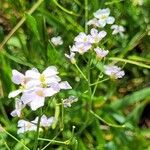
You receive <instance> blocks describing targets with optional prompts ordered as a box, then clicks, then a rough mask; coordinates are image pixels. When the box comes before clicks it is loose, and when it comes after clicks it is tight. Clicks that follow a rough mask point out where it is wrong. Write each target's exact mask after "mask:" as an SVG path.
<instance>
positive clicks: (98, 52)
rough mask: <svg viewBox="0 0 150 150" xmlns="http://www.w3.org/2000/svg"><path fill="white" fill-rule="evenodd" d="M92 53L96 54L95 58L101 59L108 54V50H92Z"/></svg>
mask: <svg viewBox="0 0 150 150" xmlns="http://www.w3.org/2000/svg"><path fill="white" fill-rule="evenodd" d="M94 51H95V52H96V54H97V57H99V58H103V57H105V56H106V55H107V54H108V53H109V51H108V50H104V49H101V48H99V47H97V48H94Z"/></svg>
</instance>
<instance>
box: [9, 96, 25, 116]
mask: <svg viewBox="0 0 150 150" xmlns="http://www.w3.org/2000/svg"><path fill="white" fill-rule="evenodd" d="M24 107H25V105H24V104H23V102H22V101H21V100H20V99H18V98H16V103H15V110H13V111H12V112H11V115H12V116H13V117H16V116H18V117H20V116H21V111H22V109H23V108H24Z"/></svg>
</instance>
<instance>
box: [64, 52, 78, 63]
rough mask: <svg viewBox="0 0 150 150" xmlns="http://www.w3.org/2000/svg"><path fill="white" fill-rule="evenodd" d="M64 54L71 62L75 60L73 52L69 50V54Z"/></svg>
mask: <svg viewBox="0 0 150 150" xmlns="http://www.w3.org/2000/svg"><path fill="white" fill-rule="evenodd" d="M65 56H66V57H67V58H68V59H69V60H70V61H71V63H73V64H74V63H75V62H76V60H75V58H74V57H75V53H74V52H70V55H68V54H65Z"/></svg>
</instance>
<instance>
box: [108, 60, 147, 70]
mask: <svg viewBox="0 0 150 150" xmlns="http://www.w3.org/2000/svg"><path fill="white" fill-rule="evenodd" d="M108 59H109V60H114V61H122V62H125V63H129V64H133V65H137V66H140V67H143V68H148V69H150V65H145V64H143V63H140V62H136V61H132V60H128V59H122V58H117V57H110V58H108Z"/></svg>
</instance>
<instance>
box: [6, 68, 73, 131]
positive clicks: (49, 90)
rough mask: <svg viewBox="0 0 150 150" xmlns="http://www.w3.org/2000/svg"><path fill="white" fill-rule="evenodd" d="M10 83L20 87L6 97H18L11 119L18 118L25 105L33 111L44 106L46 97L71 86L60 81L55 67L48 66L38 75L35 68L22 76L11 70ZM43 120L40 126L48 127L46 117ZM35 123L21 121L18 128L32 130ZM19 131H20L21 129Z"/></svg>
mask: <svg viewBox="0 0 150 150" xmlns="http://www.w3.org/2000/svg"><path fill="white" fill-rule="evenodd" d="M12 81H13V83H15V84H17V85H20V87H19V89H18V90H15V91H12V92H10V94H9V95H8V97H9V98H14V97H16V96H19V98H16V104H15V110H14V111H12V112H11V115H12V116H13V117H15V116H18V117H20V116H21V111H22V109H23V108H24V107H26V105H28V106H29V107H30V108H31V109H32V110H33V111H35V110H37V109H38V108H40V107H43V106H44V103H45V100H46V98H47V97H51V96H53V95H55V94H56V93H58V92H60V90H61V89H64V90H67V89H71V86H70V85H69V83H68V82H67V81H61V78H60V77H59V76H58V71H57V68H56V67H55V66H49V67H48V68H46V69H45V70H44V71H43V72H42V73H40V72H39V71H38V70H37V69H36V68H33V69H31V70H27V71H26V72H25V74H22V73H20V72H18V71H17V70H13V71H12ZM43 118H44V119H43V125H42V126H44V124H46V123H47V126H49V124H50V123H48V122H49V119H48V118H46V116H43ZM46 120H47V121H46ZM36 121H37V119H36ZM36 121H34V122H33V121H32V123H34V124H33V125H32V124H29V123H28V122H27V121H23V120H22V121H21V122H18V126H19V127H20V128H21V127H22V125H23V126H25V127H26V126H27V127H29V126H32V127H33V128H32V129H35V124H36ZM44 122H45V123H44ZM41 124H42V119H41ZM30 129H31V128H30ZM20 130H21V131H22V129H20ZM26 130H28V128H25V129H24V131H26ZM21 131H19V133H21Z"/></svg>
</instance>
